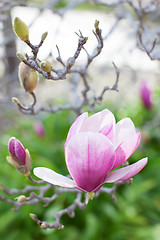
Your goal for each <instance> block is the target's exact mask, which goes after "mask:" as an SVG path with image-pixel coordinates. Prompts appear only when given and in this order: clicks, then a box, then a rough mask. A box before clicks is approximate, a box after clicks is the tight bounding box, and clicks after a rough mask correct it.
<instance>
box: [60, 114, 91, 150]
mask: <svg viewBox="0 0 160 240" xmlns="http://www.w3.org/2000/svg"><path fill="white" fill-rule="evenodd" d="M86 118H88V112H85V113H82V114H81V115H80V116H79V117H78V118H77V119H76V120H75V121H74V122H73V124H72V126H71V127H70V129H69V132H68V135H67V139H66V142H65V148H66V146H67V143H68V142H69V140H70V138H71V137H72V136H73V135H74V134H75V133H77V132H79V131H80V128H81V126H82V124H83V122H84V121H85V119H86Z"/></svg>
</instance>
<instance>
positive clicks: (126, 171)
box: [104, 157, 148, 183]
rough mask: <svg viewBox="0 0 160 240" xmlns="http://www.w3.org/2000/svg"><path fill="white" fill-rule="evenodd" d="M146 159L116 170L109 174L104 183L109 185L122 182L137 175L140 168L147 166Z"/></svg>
mask: <svg viewBox="0 0 160 240" xmlns="http://www.w3.org/2000/svg"><path fill="white" fill-rule="evenodd" d="M147 161H148V158H147V157H146V158H143V159H141V160H139V161H138V162H136V163H134V164H131V165H129V166H127V167H123V168H120V169H118V170H115V171H113V172H111V173H110V174H109V175H108V176H107V177H106V179H105V181H104V183H107V182H108V183H111V182H117V181H122V180H127V179H129V178H131V177H133V176H134V175H136V174H137V173H139V172H140V171H141V170H142V168H144V166H145V165H146V164H147Z"/></svg>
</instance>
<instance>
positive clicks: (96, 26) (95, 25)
mask: <svg viewBox="0 0 160 240" xmlns="http://www.w3.org/2000/svg"><path fill="white" fill-rule="evenodd" d="M94 27H95V29H97V28H98V27H99V21H97V20H96V21H95V24H94Z"/></svg>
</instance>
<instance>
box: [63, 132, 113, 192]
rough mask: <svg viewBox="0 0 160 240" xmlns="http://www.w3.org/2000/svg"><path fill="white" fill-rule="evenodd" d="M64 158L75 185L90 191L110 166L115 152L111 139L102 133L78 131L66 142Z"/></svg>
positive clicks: (100, 181) (101, 179)
mask: <svg viewBox="0 0 160 240" xmlns="http://www.w3.org/2000/svg"><path fill="white" fill-rule="evenodd" d="M65 158H66V164H67V168H68V170H69V172H70V174H71V176H72V178H73V179H74V181H75V182H76V184H77V186H79V187H80V188H82V189H84V190H85V191H87V192H91V191H92V190H93V189H94V188H96V187H97V186H98V185H99V184H100V183H102V182H103V181H104V179H105V177H106V175H107V174H108V172H109V171H110V169H111V168H112V166H113V164H114V161H115V152H114V148H113V145H112V143H111V141H110V140H109V139H108V138H107V137H105V136H104V135H103V134H101V133H92V132H80V133H77V134H75V135H74V136H73V137H72V138H71V139H70V141H69V142H68V144H67V147H66V149H65Z"/></svg>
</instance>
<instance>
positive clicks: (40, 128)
mask: <svg viewBox="0 0 160 240" xmlns="http://www.w3.org/2000/svg"><path fill="white" fill-rule="evenodd" d="M34 130H35V133H36V134H37V136H38V137H40V138H43V137H44V136H45V130H44V126H43V124H42V123H41V122H36V123H35V124H34Z"/></svg>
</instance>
